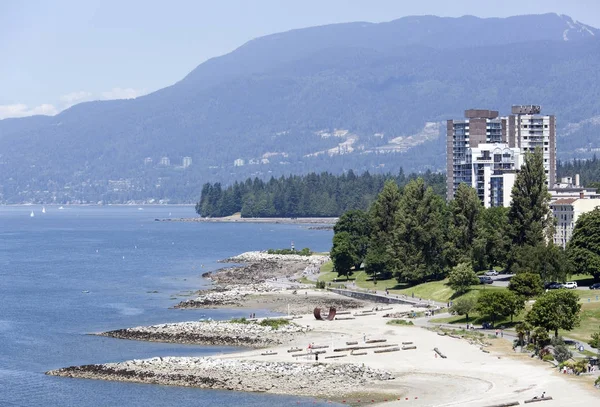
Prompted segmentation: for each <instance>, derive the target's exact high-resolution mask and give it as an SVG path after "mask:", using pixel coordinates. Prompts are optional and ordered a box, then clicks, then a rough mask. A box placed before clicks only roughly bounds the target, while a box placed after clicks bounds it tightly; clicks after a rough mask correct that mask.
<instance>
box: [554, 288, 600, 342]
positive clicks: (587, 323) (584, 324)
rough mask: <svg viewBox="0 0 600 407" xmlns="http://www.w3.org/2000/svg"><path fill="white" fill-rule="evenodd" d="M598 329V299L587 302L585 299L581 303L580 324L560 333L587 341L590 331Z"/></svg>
mask: <svg viewBox="0 0 600 407" xmlns="http://www.w3.org/2000/svg"><path fill="white" fill-rule="evenodd" d="M598 331H600V301H591V302H589V303H588V302H587V299H585V300H583V302H582V304H581V324H580V325H579V326H578V327H577V328H575V329H573V330H572V331H564V332H563V331H561V332H560V334H561V335H565V336H568V337H570V338H575V339H577V340H580V341H582V342H587V341H589V340H590V337H591V335H592V333H593V332H598Z"/></svg>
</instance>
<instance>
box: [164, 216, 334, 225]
mask: <svg viewBox="0 0 600 407" xmlns="http://www.w3.org/2000/svg"><path fill="white" fill-rule="evenodd" d="M154 221H155V222H211V223H215V222H216V223H220V222H236V223H282V224H291V225H302V224H325V225H328V224H331V225H333V224H335V223H336V222H337V221H338V218H242V217H240V216H227V217H224V218H202V217H197V218H162V219H159V218H155V219H154Z"/></svg>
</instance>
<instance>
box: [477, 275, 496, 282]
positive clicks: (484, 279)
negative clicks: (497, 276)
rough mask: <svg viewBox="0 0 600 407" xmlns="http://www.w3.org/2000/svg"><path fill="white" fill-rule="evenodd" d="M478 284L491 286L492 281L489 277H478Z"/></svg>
mask: <svg viewBox="0 0 600 407" xmlns="http://www.w3.org/2000/svg"><path fill="white" fill-rule="evenodd" d="M479 282H480V283H481V284H492V283H493V282H494V280H492V277H490V276H479Z"/></svg>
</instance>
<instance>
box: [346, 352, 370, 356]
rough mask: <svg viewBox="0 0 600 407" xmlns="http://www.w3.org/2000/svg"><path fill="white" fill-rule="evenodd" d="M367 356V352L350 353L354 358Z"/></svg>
mask: <svg viewBox="0 0 600 407" xmlns="http://www.w3.org/2000/svg"><path fill="white" fill-rule="evenodd" d="M366 354H367V352H355V351H352V352H350V355H352V356H363V355H366Z"/></svg>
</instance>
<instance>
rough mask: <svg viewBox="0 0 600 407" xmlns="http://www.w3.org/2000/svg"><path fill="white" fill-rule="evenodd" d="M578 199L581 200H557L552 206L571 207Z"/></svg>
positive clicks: (551, 203)
mask: <svg viewBox="0 0 600 407" xmlns="http://www.w3.org/2000/svg"><path fill="white" fill-rule="evenodd" d="M577 199H579V198H561V199H557V200H556V201H554V202H550V205H571V204H572V203H573V202H575V201H576V200H577Z"/></svg>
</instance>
